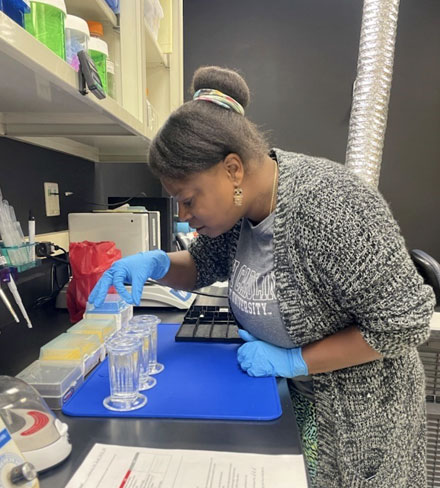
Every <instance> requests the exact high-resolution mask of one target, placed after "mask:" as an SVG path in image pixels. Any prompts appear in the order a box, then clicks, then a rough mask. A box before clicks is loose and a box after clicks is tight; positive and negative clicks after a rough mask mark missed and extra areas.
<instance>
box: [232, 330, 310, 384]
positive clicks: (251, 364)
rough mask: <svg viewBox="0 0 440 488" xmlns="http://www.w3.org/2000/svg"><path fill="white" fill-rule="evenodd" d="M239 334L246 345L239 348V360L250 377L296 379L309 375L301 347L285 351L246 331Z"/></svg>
mask: <svg viewBox="0 0 440 488" xmlns="http://www.w3.org/2000/svg"><path fill="white" fill-rule="evenodd" d="M238 333H239V334H240V337H241V338H242V339H243V340H244V341H246V343H245V344H243V345H242V346H240V347H239V349H238V352H237V359H238V362H239V364H240V366H241V368H242V369H243V370H244V371H246V372H247V374H248V375H249V376H282V377H284V378H294V377H295V376H303V375H304V376H307V375H308V374H309V371H308V368H307V364H306V363H305V362H304V359H303V357H302V354H301V348H300V347H297V348H295V349H284V348H283V347H278V346H274V345H272V344H269V343H267V342H264V341H260V340H259V339H257V338H256V337H254V336H253V335H252V334H249V332H246V331H245V330H242V329H239V331H238Z"/></svg>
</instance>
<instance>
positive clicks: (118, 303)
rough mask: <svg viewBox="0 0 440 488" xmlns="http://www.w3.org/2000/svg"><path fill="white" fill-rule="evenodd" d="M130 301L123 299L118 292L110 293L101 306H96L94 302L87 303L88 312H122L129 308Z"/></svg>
mask: <svg viewBox="0 0 440 488" xmlns="http://www.w3.org/2000/svg"><path fill="white" fill-rule="evenodd" d="M128 307H129V305H128V303H127V302H126V301H125V300H123V299H122V298H121V297H120V296H119V295H118V294H117V293H109V294H108V295H107V296H106V297H105V300H104V303H103V304H102V305H101V306H100V307H95V306H94V305H93V304H91V303H88V302H87V305H86V314H89V313H113V314H115V313H121V312H122V311H123V310H125V309H126V308H128Z"/></svg>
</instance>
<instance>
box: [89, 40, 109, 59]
mask: <svg viewBox="0 0 440 488" xmlns="http://www.w3.org/2000/svg"><path fill="white" fill-rule="evenodd" d="M90 50H93V51H98V52H100V53H103V54H105V55H106V56H107V57H108V47H107V43H106V42H105V41H103V40H102V39H98V38H97V37H91V38H90V40H89V51H90Z"/></svg>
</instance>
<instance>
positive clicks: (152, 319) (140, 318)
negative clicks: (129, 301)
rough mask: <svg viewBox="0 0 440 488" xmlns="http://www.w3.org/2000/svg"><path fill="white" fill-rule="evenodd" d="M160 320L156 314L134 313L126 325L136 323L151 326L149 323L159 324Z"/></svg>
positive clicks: (129, 325)
mask: <svg viewBox="0 0 440 488" xmlns="http://www.w3.org/2000/svg"><path fill="white" fill-rule="evenodd" d="M160 322H161V320H160V318H159V317H158V316H157V315H135V316H134V317H133V318H132V319H130V321H129V322H128V327H131V326H135V325H138V324H141V325H147V326H151V325H157V324H160Z"/></svg>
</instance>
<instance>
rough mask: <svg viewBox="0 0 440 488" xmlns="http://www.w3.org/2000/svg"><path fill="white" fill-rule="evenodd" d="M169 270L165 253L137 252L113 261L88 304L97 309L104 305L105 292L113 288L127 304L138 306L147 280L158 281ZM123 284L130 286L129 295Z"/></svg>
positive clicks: (94, 289)
mask: <svg viewBox="0 0 440 488" xmlns="http://www.w3.org/2000/svg"><path fill="white" fill-rule="evenodd" d="M169 269H170V258H169V257H168V254H167V253H166V252H165V251H159V250H156V251H147V252H138V253H137V254H133V256H127V257H126V258H122V259H119V260H118V261H115V262H114V263H113V264H112V265H111V267H110V268H109V269H108V270H107V271H106V272H105V273H104V274H103V275H102V276H101V278H100V279H99V281H98V282H97V283H96V285H95V287H94V288H93V290H92V292H91V293H90V295H89V299H88V301H89V303H93V305H95V307H99V306H101V305H102V304H103V303H104V300H105V297H106V295H107V291H108V289H109V288H110V286H112V285H113V286H114V287H115V288H116V291H117V292H118V293H119V295H120V296H121V298H123V299H124V300H125V301H126V302H127V303H130V304H135V305H139V303H140V301H141V295H142V289H143V287H144V284H145V282H146V281H147V280H148V278H152V279H153V280H160V279H161V278H163V277H164V276H165V275H166V274H167V273H168V270H169ZM124 283H129V284H131V295H130V293H128V291H127V290H126V288H125V286H124Z"/></svg>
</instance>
